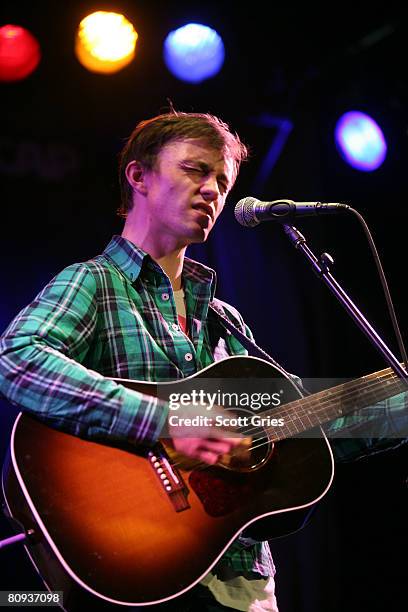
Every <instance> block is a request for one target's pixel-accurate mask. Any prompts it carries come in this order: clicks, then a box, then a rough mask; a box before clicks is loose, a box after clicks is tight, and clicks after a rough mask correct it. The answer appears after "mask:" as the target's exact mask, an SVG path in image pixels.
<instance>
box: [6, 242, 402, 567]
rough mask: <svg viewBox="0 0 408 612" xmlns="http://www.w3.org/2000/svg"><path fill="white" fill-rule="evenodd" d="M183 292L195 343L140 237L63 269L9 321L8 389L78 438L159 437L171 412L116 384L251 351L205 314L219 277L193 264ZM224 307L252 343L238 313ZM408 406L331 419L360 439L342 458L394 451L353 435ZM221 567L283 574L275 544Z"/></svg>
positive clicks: (342, 450)
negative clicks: (182, 325)
mask: <svg viewBox="0 0 408 612" xmlns="http://www.w3.org/2000/svg"><path fill="white" fill-rule="evenodd" d="M183 286H184V291H185V298H186V311H187V324H188V329H189V332H190V337H189V338H188V337H187V336H186V335H185V334H184V333H182V332H181V330H180V328H179V325H178V319H177V312H176V307H175V302H174V299H173V293H172V287H171V284H170V282H169V279H168V278H167V276H166V275H165V274H163V271H162V269H161V268H160V267H159V266H158V265H157V264H156V263H155V262H154V261H153V260H152V259H151V257H149V255H146V254H145V253H144V252H143V251H141V250H140V249H138V248H137V247H136V246H135V245H133V244H132V243H131V242H129V241H127V240H125V239H124V238H122V237H120V236H114V237H113V239H112V241H111V242H110V244H109V245H108V247H107V248H106V249H105V251H104V253H103V254H102V255H99V256H97V257H95V258H94V259H92V260H90V261H88V262H85V263H79V264H73V265H71V266H69V267H68V268H66V269H65V270H63V271H62V272H61V273H60V274H58V275H57V276H56V277H55V278H54V279H53V280H52V281H51V282H50V283H49V284H48V285H47V286H46V287H45V288H44V289H43V291H42V292H41V293H40V294H39V295H38V296H37V297H36V298H35V299H34V301H33V302H32V303H31V304H30V305H29V306H27V307H26V308H25V309H24V310H22V311H21V313H20V314H19V315H18V316H17V317H16V318H15V319H14V321H13V322H12V323H11V324H10V326H9V327H8V329H7V330H6V331H5V333H4V334H3V336H2V338H1V340H0V391H1V392H2V393H3V395H4V396H6V397H7V398H8V400H9V401H11V402H13V403H15V404H17V405H18V406H19V407H20V408H22V409H25V410H27V411H29V412H34V413H35V414H36V415H37V416H38V417H40V418H41V419H42V420H43V421H44V422H46V423H48V424H49V425H51V426H52V427H55V428H59V429H62V430H64V431H68V432H69V433H72V434H74V435H78V436H82V437H86V438H90V439H92V438H94V439H96V438H98V439H101V438H109V439H116V440H118V441H126V442H130V443H132V444H140V443H144V444H145V443H147V444H148V443H152V442H155V441H156V440H157V438H158V437H159V435H160V432H161V431H162V428H163V426H164V423H165V421H166V418H167V410H166V408H165V407H164V406H163V405H162V404H160V402H158V401H157V400H156V399H154V398H151V397H150V396H147V395H142V394H141V393H138V392H136V391H133V390H131V389H127V388H126V387H124V386H122V385H120V384H117V383H116V382H114V381H112V380H109V379H108V378H106V377H115V378H130V379H135V380H148V381H153V382H154V381H156V382H158V381H170V380H175V379H181V378H184V377H186V376H189V375H191V374H193V373H194V372H196V371H197V370H200V369H202V368H204V367H206V366H208V365H209V364H211V363H213V362H214V361H217V360H220V359H223V358H225V357H227V356H229V355H239V354H241V355H244V354H246V351H245V349H244V348H243V347H242V345H241V344H240V343H239V342H238V341H237V340H236V339H235V338H234V337H233V336H231V335H230V334H229V333H228V332H226V331H225V330H224V328H223V327H222V326H221V325H220V324H219V322H218V319H217V318H216V317H214V316H209V317H207V312H208V305H209V302H210V300H212V299H213V296H214V290H215V273H214V272H213V271H212V270H210V269H209V268H206V267H205V266H203V265H202V264H199V263H197V262H194V261H192V260H190V259H187V258H186V259H185V262H184V268H183ZM215 301H216V302H217V303H218V305H221V306H222V308H223V310H224V313H225V314H226V315H227V316H228V317H229V319H230V320H231V321H232V322H233V323H234V324H235V325H236V326H237V327H239V328H240V329H241V330H242V331H244V332H245V333H246V334H247V335H248V336H249V337H252V336H251V333H250V331H249V330H248V328H247V327H246V326H245V324H244V322H243V320H242V317H241V316H240V314H239V313H238V312H237V311H236V310H235V309H234V308H232V307H231V306H228V305H226V304H224V303H222V302H219V301H218V300H215ZM401 405H402V403H401V401H400V400H398V399H397V401H395V402H394V405H392V404H391V403H390V402H389V401H388V402H383V403H382V404H381V406H376V407H368V408H365V409H362V410H361V411H359V412H358V413H357V414H355V415H353V416H351V417H344V418H342V419H338V420H337V421H334V422H333V423H332V424H330V426H329V427H328V428H326V429H327V431H328V433H329V435H330V436H333V435H334V436H337V437H338V436H343V437H344V436H345V435H349V434H348V433H347V432H350V431H351V432H352V434H351V435H352V436H353V437H352V438H351V439H347V440H343V441H336V442H335V444H334V450H335V453H336V455H337V457H341V458H342V459H348V458H350V457H352V458H356V457H357V456H362V455H363V454H364V453H366V452H367V449H368V450H373V449H374V450H375V448H381V447H382V446H384V445H389V440H387V438H386V436H387V433H388V432H387V431H384V438H383V439H382V440H378V439H377V441H376V442H373V440H370V439H368V440H360V439H357V438H356V435H355V433H356V431H357V432H358V428H359V427H360V424H362V423H365V429H364V431H367V429H366V421H367V418H368V419H369V420H370V419H372V420H373V421H376V420H378V419H377V417H378V416H379V415H380V416H381V417H382V419H383V421H382V422H384V423H386V424H387V426H388V425H389V426H390V427H391V428H392V427H393V426H395V427H396V428H397V427H399V426H400V421H399V420H398V419H400V418H401V416H402V415H405V423H406V410H405V411H404V412H402V411H401ZM379 410H380V412H379ZM353 432H354V434H353ZM339 442H341V443H339ZM397 442H398V441H396V440H394V445H395V444H396V443H397ZM223 560H224V561H225V562H226V563H227V564H228V565H230V566H231V567H232V568H233V569H234V570H235V571H237V572H241V571H254V572H256V573H259V574H262V575H264V576H270V575H273V574H274V566H273V561H272V558H271V554H270V550H269V546H268V544H267V543H266V542H264V543H257V544H253V543H251V541H249V540H244V539H242V538H241V539H240V541H237V542H235V543H234V544H233V545H232V546H231V547H230V549H229V550H228V552H227V553H226V555H225V556H224V558H223Z"/></svg>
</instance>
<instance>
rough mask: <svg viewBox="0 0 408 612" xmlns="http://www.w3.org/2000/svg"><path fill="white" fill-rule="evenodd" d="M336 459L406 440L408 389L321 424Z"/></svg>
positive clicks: (377, 449) (389, 447)
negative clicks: (323, 424)
mask: <svg viewBox="0 0 408 612" xmlns="http://www.w3.org/2000/svg"><path fill="white" fill-rule="evenodd" d="M324 430H325V433H326V435H327V436H328V438H329V440H330V442H331V446H332V448H333V452H334V456H335V458H336V459H337V460H338V461H351V460H354V459H360V458H362V457H364V456H367V455H369V454H370V455H371V454H374V453H378V452H382V451H385V450H392V449H394V448H397V447H398V446H401V444H404V443H406V442H407V441H408V393H407V392H405V393H400V394H398V395H395V396H394V397H390V398H388V399H386V400H383V401H381V402H378V403H376V404H374V405H372V406H366V407H364V408H361V409H360V410H358V411H356V412H354V413H353V414H350V415H347V416H343V417H340V418H338V419H336V420H334V421H331V422H330V423H328V424H327V425H325V426H324Z"/></svg>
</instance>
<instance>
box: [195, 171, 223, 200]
mask: <svg viewBox="0 0 408 612" xmlns="http://www.w3.org/2000/svg"><path fill="white" fill-rule="evenodd" d="M200 193H201V195H202V196H203V198H204V199H205V200H206V201H209V202H212V201H213V200H217V199H218V198H219V196H220V189H219V186H218V182H217V179H216V177H215V176H211V175H208V176H206V177H205V178H204V179H203V182H202V183H201V186H200Z"/></svg>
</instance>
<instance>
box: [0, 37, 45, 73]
mask: <svg viewBox="0 0 408 612" xmlns="http://www.w3.org/2000/svg"><path fill="white" fill-rule="evenodd" d="M40 59H41V51H40V45H39V44H38V42H37V40H36V39H35V38H34V36H33V35H32V34H31V33H30V32H29V31H28V30H26V29H25V28H22V27H21V26H16V25H5V26H2V27H1V28H0V81H20V80H21V79H25V77H27V76H28V75H29V74H31V73H32V72H33V71H34V70H35V69H36V68H37V66H38V64H39V62H40Z"/></svg>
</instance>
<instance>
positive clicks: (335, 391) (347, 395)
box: [173, 369, 402, 467]
mask: <svg viewBox="0 0 408 612" xmlns="http://www.w3.org/2000/svg"><path fill="white" fill-rule="evenodd" d="M384 379H385V380H386V381H389V382H390V383H392V382H394V383H398V377H397V376H396V374H394V373H393V372H392V371H391V372H390V370H389V369H386V370H383V371H382V372H380V373H375V374H369V375H367V376H364V377H363V379H358V380H357V381H352V382H351V383H350V382H346V383H343V385H339V386H338V387H333V388H332V389H327V390H323V391H320V392H318V393H317V394H314V395H312V396H310V397H308V396H306V397H305V398H297V399H296V400H294V401H292V402H289V403H288V404H284V405H283V406H282V408H281V409H279V415H281V414H282V415H283V416H282V418H284V416H291V415H293V412H294V408H295V405H296V404H300V406H299V409H298V411H297V413H296V415H294V416H295V417H296V419H295V420H296V421H297V422H299V421H300V422H301V423H302V425H303V430H302V431H307V430H308V429H314V428H316V427H318V426H319V424H320V423H321V422H320V423H319V422H318V423H314V424H312V423H311V427H310V428H309V427H307V429H304V423H303V422H302V418H303V417H305V416H306V417H307V418H308V419H309V422H310V416H315V417H316V416H317V415H318V414H319V413H322V412H324V410H325V409H327V405H331V404H333V399H336V398H333V396H335V395H339V396H341V398H340V399H341V400H343V401H344V400H350V399H352V398H353V397H356V396H358V394H359V392H361V390H364V387H366V393H367V394H371V395H375V393H376V391H377V390H378V389H379V388H382V389H384V386H383V383H384ZM367 381H370V382H371V385H370V387H367ZM353 382H355V385H353ZM347 385H350V388H349V390H348V391H346V392H344V391H343V392H342V391H341V389H342V388H343V387H346V386H347ZM394 386H397V384H396V385H395V384H394ZM401 386H402V383H401ZM388 390H389V389H388ZM401 390H402V389H401ZM396 393H398V390H396ZM319 394H326V396H330V395H331V396H332V397H327V399H325V398H322V400H321V401H320V402H319V407H318V410H315V411H314V412H313V413H312V414H311V415H310V411H309V412H308V413H306V412H305V410H306V409H307V408H303V407H302V404H303V405H304V406H307V405H308V404H309V405H310V404H311V405H313V403H315V402H317V401H318V400H317V397H316V396H317V395H319ZM387 396H388V394H387ZM312 398H314V399H312ZM373 399H374V400H375V398H373ZM307 400H309V401H307ZM377 401H379V400H378V399H377ZM350 412H351V411H350ZM261 414H263V415H264V416H265V413H261ZM272 414H273V415H275V416H276V414H277V411H272ZM341 414H343V412H341ZM346 414H347V413H346ZM335 416H336V415H330V417H328V418H327V421H325V422H328V421H330V420H332V419H334V418H335ZM326 417H327V415H326ZM274 418H275V417H274ZM289 422H291V423H292V424H293V423H294V421H293V419H289ZM286 429H289V430H290V428H289V427H286ZM258 430H259V427H253V428H251V429H248V430H246V431H243V432H240V433H241V435H243V436H246V437H248V434H250V433H251V432H254V431H258ZM264 431H265V432H266V434H268V429H267V428H265V429H264ZM269 433H270V431H269ZM296 433H301V432H300V431H296V432H292V435H295V434H296ZM285 437H290V436H285ZM279 439H280V438H275V441H279ZM283 439H284V438H283ZM273 441H274V440H273V439H272V440H271V439H270V437H269V436H268V435H266V436H263V437H260V438H255V439H253V440H252V445H251V446H249V447H248V448H247V449H245V452H250V451H253V450H255V449H256V448H260V447H262V446H265V445H266V444H270V443H271V442H273ZM258 442H261V443H260V444H257V443H258ZM230 454H231V456H232V457H233V456H234V451H232V453H230ZM182 463H183V462H182V461H179V462H178V463H174V464H173V466H174V467H177V466H179V465H181V464H182ZM198 465H199V466H200V465H201V466H203V467H208V464H206V463H204V462H199V463H198Z"/></svg>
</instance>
